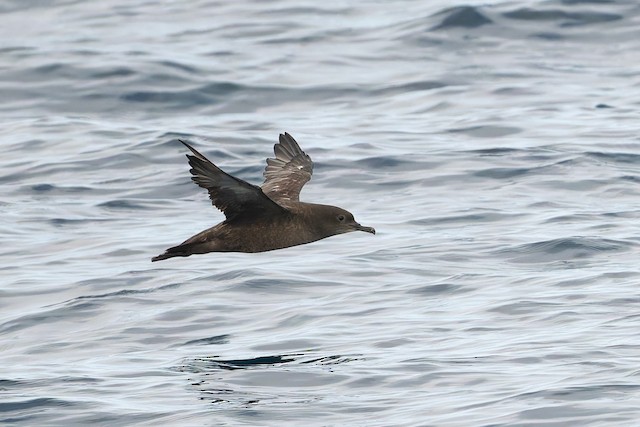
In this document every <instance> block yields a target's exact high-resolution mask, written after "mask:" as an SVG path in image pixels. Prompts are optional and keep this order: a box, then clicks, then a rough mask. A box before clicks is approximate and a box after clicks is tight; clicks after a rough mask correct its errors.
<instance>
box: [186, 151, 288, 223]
mask: <svg viewBox="0 0 640 427" xmlns="http://www.w3.org/2000/svg"><path fill="white" fill-rule="evenodd" d="M180 142H182V143H183V144H184V145H185V146H186V147H187V148H188V149H189V150H191V152H192V153H193V156H192V155H189V154H187V158H188V159H189V165H190V166H191V170H190V171H189V172H191V174H192V175H193V176H192V177H191V179H192V180H193V181H194V182H195V183H196V184H198V185H199V186H200V187H202V188H204V189H206V190H207V191H208V192H209V198H210V199H211V202H212V203H213V205H214V206H215V207H216V208H218V209H220V210H221V211H222V212H223V213H224V215H225V216H226V217H227V221H232V220H234V219H241V218H242V217H244V216H247V217H250V218H256V217H257V216H260V215H278V214H282V212H283V211H285V209H284V208H283V207H281V206H280V205H278V204H277V203H275V202H274V201H273V200H271V199H270V198H269V197H267V196H266V195H265V194H264V193H263V192H262V190H261V189H260V187H258V186H256V185H252V184H249V183H248V182H246V181H243V180H241V179H238V178H235V177H233V176H231V175H229V174H228V173H226V172H224V171H222V169H220V168H219V167H217V166H216V165H214V164H213V163H211V161H209V159H207V158H206V157H205V156H203V155H202V154H200V153H199V152H198V151H197V150H196V149H195V148H193V147H192V146H190V145H189V144H187V143H186V142H184V141H182V140H180Z"/></svg>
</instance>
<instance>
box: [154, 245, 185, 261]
mask: <svg viewBox="0 0 640 427" xmlns="http://www.w3.org/2000/svg"><path fill="white" fill-rule="evenodd" d="M189 246H191V245H178V246H174V247H172V248H169V249H167V250H166V251H164V253H162V254H160V255H158V256H154V257H153V258H151V262H156V261H162V260H163V259H167V258H173V257H176V256H189V255H191V254H193V252H192V251H190V250H189Z"/></svg>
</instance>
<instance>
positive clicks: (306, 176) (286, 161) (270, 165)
mask: <svg viewBox="0 0 640 427" xmlns="http://www.w3.org/2000/svg"><path fill="white" fill-rule="evenodd" d="M273 151H274V153H275V155H276V157H275V159H272V158H269V159H267V167H266V168H265V170H264V174H263V175H264V183H263V184H262V191H263V192H264V194H266V195H267V196H269V197H270V198H271V199H273V200H275V201H276V202H281V201H294V202H297V201H299V199H300V190H301V189H302V187H303V186H304V185H305V184H306V183H307V182H308V181H309V180H310V179H311V174H312V173H313V162H312V161H311V157H309V156H308V155H306V154H305V152H304V151H302V150H301V149H300V146H299V145H298V143H297V142H296V140H295V139H293V137H292V136H291V135H289V134H288V133H286V132H285V133H284V134H280V142H279V143H277V144H276V145H274V146H273Z"/></svg>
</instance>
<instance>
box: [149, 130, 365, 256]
mask: <svg viewBox="0 0 640 427" xmlns="http://www.w3.org/2000/svg"><path fill="white" fill-rule="evenodd" d="M180 142H181V143H183V144H184V145H185V146H186V147H187V148H188V149H189V150H191V153H193V154H192V155H191V154H187V159H188V160H189V165H190V166H191V170H190V172H191V175H193V176H192V177H191V179H192V180H193V181H194V182H195V183H196V184H198V185H199V186H200V187H202V188H204V189H206V190H207V191H208V192H209V198H210V199H211V203H212V204H213V206H215V207H216V208H218V209H219V210H221V211H222V213H224V215H225V220H224V221H223V222H221V223H220V224H217V225H215V226H213V227H211V228H209V229H207V230H204V231H202V232H200V233H198V234H196V235H195V236H193V237H190V238H188V239H187V240H185V241H184V242H182V243H181V244H179V245H177V246H173V247H171V248H169V249H167V250H166V251H165V252H164V253H162V254H160V255H158V256H156V257H153V258H152V259H151V261H161V260H163V259H167V258H172V257H187V256H190V255H194V254H205V253H208V252H266V251H272V250H275V249H282V248H288V247H290V246H296V245H303V244H305V243H311V242H315V241H316V240H320V239H324V238H326V237H331V236H335V235H336V234H343V233H349V232H351V231H365V232H367V233H371V234H375V233H376V231H375V230H374V229H373V228H372V227H365V226H363V225H360V224H358V223H357V222H356V220H355V219H354V218H353V214H351V213H350V212H348V211H346V210H344V209H342V208H339V207H336V206H330V205H320V204H315V203H305V202H301V201H300V200H299V198H300V190H301V189H302V187H303V186H304V185H305V184H306V183H307V182H308V181H309V180H310V179H311V174H312V173H313V162H312V161H311V158H310V157H309V156H308V155H307V154H306V153H305V152H304V151H302V150H301V149H300V146H299V145H298V143H297V142H296V140H295V139H293V137H292V136H291V135H289V134H288V133H286V132H285V133H284V134H280V138H279V142H278V143H277V144H276V145H274V147H273V151H274V153H275V158H268V159H267V167H266V168H265V170H264V174H263V175H264V183H263V184H262V186H261V187H258V186H257V185H253V184H249V183H248V182H246V181H243V180H241V179H239V178H236V177H234V176H231V175H229V174H228V173H226V172H223V171H222V169H220V168H218V167H217V166H216V165H214V164H213V163H212V162H211V161H209V160H208V159H207V158H206V157H205V156H203V155H202V154H200V153H199V152H198V151H197V150H196V149H195V148H193V147H192V146H190V145H189V144H187V143H186V142H184V141H182V140H180Z"/></svg>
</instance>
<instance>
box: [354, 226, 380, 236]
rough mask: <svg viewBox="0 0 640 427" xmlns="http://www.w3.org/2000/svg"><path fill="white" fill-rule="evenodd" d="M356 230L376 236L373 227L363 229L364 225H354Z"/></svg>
mask: <svg viewBox="0 0 640 427" xmlns="http://www.w3.org/2000/svg"><path fill="white" fill-rule="evenodd" d="M356 230H358V231H365V232H367V233H371V234H376V229H375V228H373V227H365V226H364V225H360V224H356Z"/></svg>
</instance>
